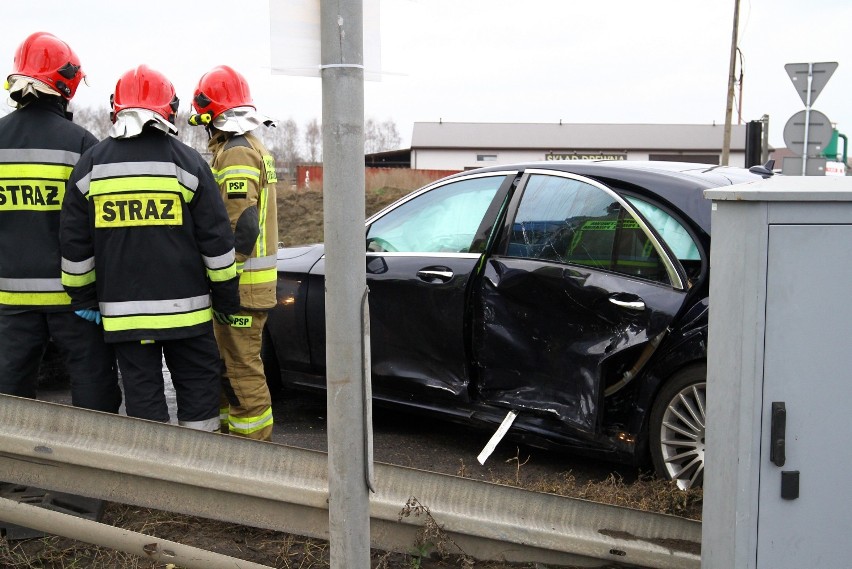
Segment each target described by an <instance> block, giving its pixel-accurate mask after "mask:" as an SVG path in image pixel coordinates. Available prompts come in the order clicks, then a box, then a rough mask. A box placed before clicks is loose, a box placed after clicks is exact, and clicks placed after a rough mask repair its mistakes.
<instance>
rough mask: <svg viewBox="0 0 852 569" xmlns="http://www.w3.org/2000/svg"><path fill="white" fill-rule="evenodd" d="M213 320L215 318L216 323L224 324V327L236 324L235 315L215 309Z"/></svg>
mask: <svg viewBox="0 0 852 569" xmlns="http://www.w3.org/2000/svg"><path fill="white" fill-rule="evenodd" d="M213 318H215V319H216V322H218V323H219V324H222V325H223V326H229V325H231V324H233V322H234V317H233V315H231V314H225V313H224V312H219V311H218V310H216V309H215V308H214V309H213Z"/></svg>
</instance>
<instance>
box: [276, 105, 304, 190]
mask: <svg viewBox="0 0 852 569" xmlns="http://www.w3.org/2000/svg"><path fill="white" fill-rule="evenodd" d="M274 131H275V136H274V143H273V144H272V149H273V153H274V154H275V158H276V162H277V163H278V166H279V167H283V168H284V170H285V172H286V173H287V178H286V180H293V179H294V178H295V176H296V166H298V164H299V162H301V161H302V156H301V154H300V152H299V125H297V124H296V121H294V120H293V119H292V118H291V119H287V120H286V121H282V122H279V123H278V126H277V127H276V128H275V129H274Z"/></svg>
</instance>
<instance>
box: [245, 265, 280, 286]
mask: <svg viewBox="0 0 852 569" xmlns="http://www.w3.org/2000/svg"><path fill="white" fill-rule="evenodd" d="M277 278H278V271H277V269H263V270H260V271H243V272H242V273H241V274H240V284H241V285H244V284H261V283H271V282H275V280H276V279H277Z"/></svg>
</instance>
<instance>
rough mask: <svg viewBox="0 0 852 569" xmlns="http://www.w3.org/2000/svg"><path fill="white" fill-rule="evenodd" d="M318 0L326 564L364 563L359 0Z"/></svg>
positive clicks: (344, 568)
mask: <svg viewBox="0 0 852 569" xmlns="http://www.w3.org/2000/svg"><path fill="white" fill-rule="evenodd" d="M319 4H320V31H321V55H322V57H321V65H320V70H321V75H322V116H323V121H322V146H323V192H324V193H325V199H324V200H323V213H324V215H323V221H324V223H323V228H324V231H325V243H326V248H325V306H326V317H325V330H326V378H327V380H326V383H327V406H328V411H329V412H328V529H329V546H330V567H331V569H369V567H370V501H369V487H368V486H369V482H368V480H367V477H366V473H367V472H369V471H370V468H371V466H370V464H368V462H369V461H368V453H367V452H366V441H367V440H368V432H367V431H368V429H369V425H368V422H367V420H366V418H365V417H367V406H368V403H367V397H368V393H369V390H368V389H367V383H366V382H367V381H368V379H367V377H365V376H366V375H368V374H369V367H367V366H365V364H364V359H365V354H369V349H370V348H369V343H368V340H367V339H365V337H364V330H365V323H364V318H365V315H364V313H363V311H364V309H365V306H366V290H367V281H366V267H365V265H364V255H365V251H366V246H365V243H364V47H363V45H364V31H363V30H364V26H363V0H336V1H332V0H323V1H322V2H319Z"/></svg>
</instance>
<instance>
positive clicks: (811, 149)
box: [784, 110, 834, 157]
mask: <svg viewBox="0 0 852 569" xmlns="http://www.w3.org/2000/svg"><path fill="white" fill-rule="evenodd" d="M806 127H807V141H805V128H806ZM833 135H834V129H833V128H832V126H831V121H830V120H829V119H828V117H827V116H825V115H824V114H822V113H821V112H819V111H815V110H811V112H810V113H807V112H806V111H799V112H798V113H796V114H795V115H793V116H792V117H790V120H788V121H787V124H786V125H784V144H786V145H787V148H789V149H790V150H792V151H793V152H794V153H796V154H798V155H799V156H803V157H804V156H807V157H816V156H821V155H822V151H823V149H824V148H825V146H826V145H827V144H828V143H830V142H831V138H832V136H833Z"/></svg>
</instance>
